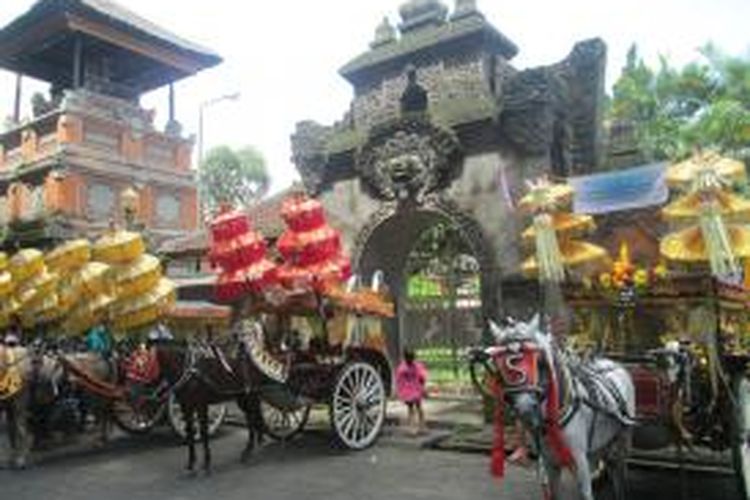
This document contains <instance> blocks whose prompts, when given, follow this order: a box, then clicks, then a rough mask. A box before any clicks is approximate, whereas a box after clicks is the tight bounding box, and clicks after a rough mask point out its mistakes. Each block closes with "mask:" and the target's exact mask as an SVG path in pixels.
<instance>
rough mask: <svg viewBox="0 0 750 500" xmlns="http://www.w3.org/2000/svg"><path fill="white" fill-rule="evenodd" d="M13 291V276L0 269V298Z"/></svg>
mask: <svg viewBox="0 0 750 500" xmlns="http://www.w3.org/2000/svg"><path fill="white" fill-rule="evenodd" d="M11 293H13V276H11V274H10V273H9V272H8V271H0V299H4V298H5V297H7V296H8V295H10V294H11Z"/></svg>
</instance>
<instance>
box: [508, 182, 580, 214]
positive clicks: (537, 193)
mask: <svg viewBox="0 0 750 500" xmlns="http://www.w3.org/2000/svg"><path fill="white" fill-rule="evenodd" d="M526 184H527V186H528V188H529V192H528V193H527V194H526V195H525V196H524V197H523V198H521V201H520V202H519V204H518V205H519V207H520V208H522V209H523V210H526V211H528V212H532V213H534V212H554V211H557V210H559V209H561V208H564V207H565V206H567V205H568V204H569V203H570V202H571V200H572V199H573V187H572V186H570V185H569V184H552V183H551V182H550V181H549V179H547V178H546V177H542V178H540V179H538V180H537V181H526Z"/></svg>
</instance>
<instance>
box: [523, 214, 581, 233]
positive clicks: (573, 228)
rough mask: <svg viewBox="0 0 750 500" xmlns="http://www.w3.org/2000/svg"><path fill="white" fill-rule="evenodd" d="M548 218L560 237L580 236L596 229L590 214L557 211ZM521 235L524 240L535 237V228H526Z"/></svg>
mask: <svg viewBox="0 0 750 500" xmlns="http://www.w3.org/2000/svg"><path fill="white" fill-rule="evenodd" d="M550 218H551V225H552V229H553V230H554V231H555V234H557V235H558V237H560V238H562V239H565V238H571V237H574V236H580V235H583V234H586V233H588V232H590V231H593V230H594V229H596V224H594V218H593V217H591V216H590V215H582V214H571V213H567V212H557V213H554V214H552V215H551V216H550ZM522 236H523V239H524V240H533V239H535V238H536V230H535V229H534V226H533V225H532V226H529V227H528V228H526V230H525V231H524V232H523V235H522Z"/></svg>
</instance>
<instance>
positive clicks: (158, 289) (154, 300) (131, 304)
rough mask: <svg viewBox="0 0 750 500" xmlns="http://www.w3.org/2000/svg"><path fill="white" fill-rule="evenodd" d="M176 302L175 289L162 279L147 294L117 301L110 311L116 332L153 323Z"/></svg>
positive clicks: (170, 282)
mask: <svg viewBox="0 0 750 500" xmlns="http://www.w3.org/2000/svg"><path fill="white" fill-rule="evenodd" d="M176 300H177V287H176V286H175V284H174V283H173V282H172V281H171V280H169V279H167V278H162V279H160V280H159V283H158V284H157V285H156V286H155V287H154V288H153V289H152V290H150V291H149V292H147V293H145V294H142V295H140V296H137V297H132V298H129V299H125V300H122V301H118V303H117V304H116V305H115V307H114V308H113V311H112V318H113V322H114V325H115V328H116V329H117V330H129V329H132V328H137V327H140V326H144V325H147V324H149V323H153V322H154V321H156V320H158V319H159V317H160V316H162V315H163V314H164V313H166V312H167V311H168V310H169V309H170V308H171V307H172V306H173V305H174V304H175V302H176Z"/></svg>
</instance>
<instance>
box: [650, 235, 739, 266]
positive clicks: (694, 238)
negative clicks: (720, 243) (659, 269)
mask: <svg viewBox="0 0 750 500" xmlns="http://www.w3.org/2000/svg"><path fill="white" fill-rule="evenodd" d="M726 229H727V237H728V239H729V245H730V247H731V248H732V252H733V254H734V256H735V257H737V258H740V259H745V258H748V257H750V229H748V228H745V227H741V226H728V227H727V228H726ZM660 251H661V254H662V255H663V256H664V257H665V258H667V259H669V260H671V261H673V262H681V263H685V264H690V263H698V262H708V261H709V258H710V257H709V255H708V252H707V249H706V244H705V240H704V238H703V232H702V231H701V228H700V227H699V226H691V227H689V228H687V229H683V230H682V231H679V232H676V233H671V234H668V235H667V236H666V237H664V239H663V240H662V241H661V244H660Z"/></svg>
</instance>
